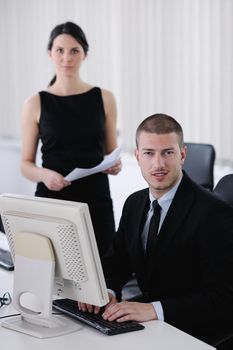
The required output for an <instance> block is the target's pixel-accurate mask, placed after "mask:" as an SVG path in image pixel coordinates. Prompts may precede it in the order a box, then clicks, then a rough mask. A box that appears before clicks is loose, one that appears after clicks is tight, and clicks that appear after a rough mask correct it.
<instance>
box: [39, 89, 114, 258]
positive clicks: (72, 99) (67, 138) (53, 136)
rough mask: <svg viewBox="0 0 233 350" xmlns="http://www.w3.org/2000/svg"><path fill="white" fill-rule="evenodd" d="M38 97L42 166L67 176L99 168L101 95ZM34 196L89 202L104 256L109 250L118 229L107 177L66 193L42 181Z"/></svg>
mask: <svg viewBox="0 0 233 350" xmlns="http://www.w3.org/2000/svg"><path fill="white" fill-rule="evenodd" d="M39 95H40V100H41V116H40V123H39V137H40V139H41V142H42V147H41V153H42V166H43V167H44V168H48V169H52V170H55V171H57V172H59V173H60V174H62V175H63V176H66V175H67V174H69V172H70V171H72V170H73V169H74V168H76V167H79V168H90V167H94V166H96V165H97V164H99V163H100V162H101V161H102V160H103V156H104V151H103V148H104V139H105V113H104V106H103V100H102V95H101V90H100V89H99V88H97V87H94V88H92V89H91V90H89V91H87V92H85V93H82V94H78V95H70V96H57V95H53V94H51V93H49V92H47V91H41V92H39ZM35 195H36V196H39V197H48V198H56V199H63V200H70V201H76V202H85V203H87V204H88V206H89V210H90V214H91V218H92V223H93V227H94V231H95V235H96V240H97V244H98V248H99V252H100V256H102V255H103V254H104V253H105V252H106V251H107V249H108V248H109V246H110V244H111V242H112V239H113V236H114V234H115V224H114V216H113V206H112V200H111V196H110V189H109V182H108V176H107V175H106V174H103V173H97V174H94V175H90V176H87V177H84V178H82V179H78V180H75V181H73V182H72V184H71V185H70V186H68V187H66V188H64V189H62V190H61V191H51V190H49V189H48V188H47V187H46V186H45V185H44V183H42V182H41V183H38V184H37V189H36V193H35Z"/></svg>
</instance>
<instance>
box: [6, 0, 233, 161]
mask: <svg viewBox="0 0 233 350" xmlns="http://www.w3.org/2000/svg"><path fill="white" fill-rule="evenodd" d="M66 20H72V21H75V22H77V23H79V24H80V25H81V27H82V28H83V29H84V31H85V32H86V34H87V37H88V40H89V43H90V53H89V56H88V59H87V61H86V62H85V64H84V66H83V77H84V78H86V79H87V80H88V81H89V82H90V83H92V84H96V85H100V86H102V87H105V88H108V89H110V90H112V91H113V92H114V93H115V95H116V98H117V103H118V112H119V113H118V115H119V122H118V127H119V130H120V132H121V138H122V140H123V142H124V147H125V150H128V151H132V149H133V147H134V134H135V129H136V126H137V125H138V123H139V122H140V121H141V120H142V119H144V118H145V117H146V116H148V115H150V114H152V113H157V112H164V113H168V114H171V115H173V116H174V117H175V118H177V119H178V120H179V121H180V122H181V124H182V125H183V128H184V132H185V139H186V141H194V142H195V141H197V142H208V143H212V144H214V146H215V148H216V151H217V160H218V161H223V162H228V163H229V164H230V163H231V164H232V163H233V155H232V154H233V153H232V149H233V138H232V130H233V118H232V115H233V99H232V96H233V91H232V90H233V68H232V67H233V66H232V62H233V38H232V36H233V1H232V0H49V1H48V0H1V1H0V33H1V36H0V47H1V55H0V76H1V85H0V96H1V97H0V125H1V129H0V136H4V137H7V136H10V137H19V135H20V128H19V124H20V123H19V120H20V111H21V106H22V104H23V101H24V99H25V98H26V97H27V96H29V95H31V94H33V93H35V92H37V91H38V90H40V89H44V88H45V87H46V84H47V83H48V81H49V80H50V78H51V76H52V74H53V68H52V67H51V66H50V62H49V60H48V58H47V55H46V45H47V40H48V36H49V33H50V31H51V29H52V28H53V27H54V26H55V25H56V24H58V23H61V22H63V21H66Z"/></svg>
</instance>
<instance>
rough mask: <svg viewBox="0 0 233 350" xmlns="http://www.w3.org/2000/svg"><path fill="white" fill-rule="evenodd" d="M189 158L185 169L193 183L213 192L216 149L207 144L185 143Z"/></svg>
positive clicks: (185, 163)
mask: <svg viewBox="0 0 233 350" xmlns="http://www.w3.org/2000/svg"><path fill="white" fill-rule="evenodd" d="M185 145H186V146H187V156H186V159H185V161H184V164H183V169H184V170H185V171H186V173H187V174H188V175H189V176H190V177H191V179H192V180H193V181H195V182H196V183H198V184H199V185H201V186H203V187H205V188H206V189H208V190H210V191H212V190H213V187H214V162H215V149H214V146H213V145H210V144H207V143H192V142H185Z"/></svg>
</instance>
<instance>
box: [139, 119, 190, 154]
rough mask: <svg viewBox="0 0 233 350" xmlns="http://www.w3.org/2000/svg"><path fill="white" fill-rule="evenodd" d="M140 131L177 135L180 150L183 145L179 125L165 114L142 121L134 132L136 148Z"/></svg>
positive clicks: (181, 131)
mask: <svg viewBox="0 0 233 350" xmlns="http://www.w3.org/2000/svg"><path fill="white" fill-rule="evenodd" d="M142 131H145V132H148V133H151V134H157V135H161V134H169V133H171V132H174V133H175V134H177V137H178V143H179V146H180V148H182V147H183V145H184V137H183V130H182V127H181V125H180V124H179V123H178V122H177V121H176V120H175V119H174V118H172V117H170V116H169V115H166V114H153V115H151V116H150V117H147V118H146V119H144V120H143V121H142V122H141V124H140V125H139V126H138V128H137V130H136V146H137V147H138V139H139V135H140V134H141V132H142Z"/></svg>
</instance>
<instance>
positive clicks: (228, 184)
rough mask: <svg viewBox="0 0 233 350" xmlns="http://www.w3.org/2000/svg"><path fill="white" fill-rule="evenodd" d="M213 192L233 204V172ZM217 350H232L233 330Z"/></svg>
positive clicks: (219, 343) (220, 181)
mask: <svg viewBox="0 0 233 350" xmlns="http://www.w3.org/2000/svg"><path fill="white" fill-rule="evenodd" d="M213 193H214V194H215V195H216V196H218V197H219V198H221V199H222V200H224V201H225V202H227V203H228V204H230V205H231V206H233V174H228V175H224V176H223V177H222V178H221V179H220V180H219V181H218V183H217V185H216V186H215V188H214V189H213ZM216 346H217V350H232V349H233V331H232V334H231V336H230V335H228V337H226V338H225V339H224V338H223V339H221V341H219V342H217V343H216Z"/></svg>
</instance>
